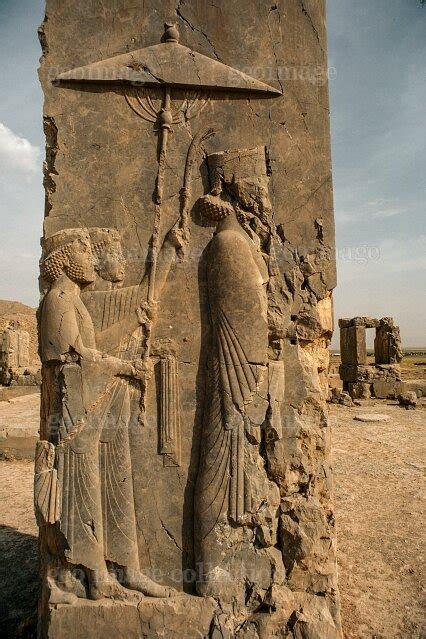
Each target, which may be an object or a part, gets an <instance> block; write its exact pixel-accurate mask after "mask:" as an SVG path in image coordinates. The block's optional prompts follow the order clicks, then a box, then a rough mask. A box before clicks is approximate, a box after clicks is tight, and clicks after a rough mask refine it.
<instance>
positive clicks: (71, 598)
mask: <svg viewBox="0 0 426 639" xmlns="http://www.w3.org/2000/svg"><path fill="white" fill-rule="evenodd" d="M47 587H48V588H49V590H50V595H49V603H50V604H75V603H76V602H77V601H78V597H77V595H75V594H74V593H72V592H66V591H65V590H61V589H60V588H59V586H58V584H57V583H56V582H55V580H54V579H53V578H52V577H48V578H47Z"/></svg>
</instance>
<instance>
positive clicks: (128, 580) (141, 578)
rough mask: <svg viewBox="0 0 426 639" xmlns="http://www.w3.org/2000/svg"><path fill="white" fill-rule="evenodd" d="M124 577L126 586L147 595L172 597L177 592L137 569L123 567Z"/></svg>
mask: <svg viewBox="0 0 426 639" xmlns="http://www.w3.org/2000/svg"><path fill="white" fill-rule="evenodd" d="M124 579H125V581H124V583H125V585H126V587H127V588H131V589H132V590H138V591H139V592H142V593H143V594H144V595H146V596H147V597H174V596H176V595H177V594H179V593H178V592H177V591H176V590H175V589H174V588H169V587H168V586H161V585H160V584H157V583H155V581H153V580H152V579H150V578H149V577H147V576H146V575H144V574H143V573H142V572H140V571H139V570H128V569H125V572H124Z"/></svg>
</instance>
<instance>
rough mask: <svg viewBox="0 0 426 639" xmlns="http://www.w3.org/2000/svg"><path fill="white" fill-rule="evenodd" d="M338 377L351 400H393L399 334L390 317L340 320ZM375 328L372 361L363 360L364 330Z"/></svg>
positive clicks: (397, 382)
mask: <svg viewBox="0 0 426 639" xmlns="http://www.w3.org/2000/svg"><path fill="white" fill-rule="evenodd" d="M339 328H340V356H341V365H340V368H339V373H340V378H341V379H342V381H343V390H344V391H347V392H348V393H349V394H350V396H351V397H352V399H368V398H369V397H377V398H383V399H385V398H388V397H395V396H396V395H397V394H398V392H399V388H400V385H401V368H400V365H399V364H400V362H401V359H402V350H401V335H400V330H399V327H398V326H396V325H395V323H394V320H393V318H392V317H382V318H381V319H373V318H371V317H354V318H352V319H340V320H339ZM367 329H375V331H376V335H375V338H374V362H373V363H368V360H367V341H366V330H367Z"/></svg>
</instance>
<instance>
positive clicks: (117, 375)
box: [36, 0, 341, 639]
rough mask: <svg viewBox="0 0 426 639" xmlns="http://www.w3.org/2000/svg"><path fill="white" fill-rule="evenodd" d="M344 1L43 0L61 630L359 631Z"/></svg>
mask: <svg viewBox="0 0 426 639" xmlns="http://www.w3.org/2000/svg"><path fill="white" fill-rule="evenodd" d="M324 5H325V3H324V1H323V0H305V1H304V2H301V1H300V0H284V1H283V2H280V3H275V4H273V3H265V2H264V1H263V0H247V1H245V2H244V3H232V2H229V1H228V0H215V2H208V1H207V0H201V1H200V0H186V1H185V2H182V1H180V2H177V1H176V0H164V1H162V2H158V1H157V0H145V1H144V2H143V3H137V2H136V3H135V2H134V1H133V0H109V1H108V2H107V3H105V2H104V3H103V4H102V3H94V2H93V0H79V1H78V2H77V3H58V2H57V1H56V0H47V3H46V19H45V21H44V23H43V25H42V27H41V28H40V41H41V44H42V48H43V58H42V62H41V70H40V78H41V83H42V86H43V90H44V95H45V104H44V127H45V133H46V163H45V189H46V209H45V222H44V242H43V256H42V273H41V275H42V280H41V281H42V287H43V290H44V298H43V301H42V304H41V309H40V318H41V350H42V361H43V394H42V425H41V433H42V441H41V442H40V445H39V447H38V451H37V465H36V471H37V472H36V512H37V517H38V521H39V525H40V535H41V553H42V555H41V563H42V578H43V590H42V600H41V605H40V635H41V636H42V637H51V638H53V639H56V638H58V639H59V637H60V638H61V639H68V638H71V637H76V636H81V637H83V636H84V637H88V638H89V639H91V638H95V637H103V638H104V639H108V638H109V637H116V636H117V633H121V634H122V635H123V636H126V637H140V636H144V637H149V638H156V637H163V638H166V639H171V638H172V637H174V638H176V639H179V638H182V639H183V638H185V639H187V638H190V637H212V638H213V637H214V638H215V639H216V638H217V637H239V638H241V639H243V638H244V639H248V638H249V637H250V638H251V637H260V636H268V637H269V636H275V635H278V634H280V633H281V634H282V633H285V634H286V636H289V637H294V638H296V637H302V636H303V637H304V636H306V637H308V636H312V637H313V636H315V637H318V638H322V639H333V638H336V639H338V638H340V637H341V628H340V614H339V596H338V587H337V570H336V558H335V530H334V514H333V493H332V473H331V464H330V445H331V444H330V426H329V423H328V414H327V405H326V393H327V380H326V375H327V372H326V371H327V366H328V346H329V342H330V338H331V334H332V299H331V294H332V289H333V287H334V286H335V284H336V273H335V263H334V241H335V240H334V222H333V205H332V182H331V159H330V157H331V154H330V133H329V113H328V108H329V106H328V82H327V53H326V29H325V6H324ZM63 318H64V320H65V321H62V319H63ZM169 419H171V420H172V422H170V423H169V421H168V420H169ZM166 461H167V463H165V462H166ZM218 477H219V478H220V481H219V483H218ZM215 482H216V483H215ZM213 485H214V486H215V488H217V490H213V489H212V486H213ZM218 495H220V496H221V497H223V499H220V500H219V499H218ZM228 531H229V532H230V534H229V535H228V534H227V532H228ZM212 539H214V540H216V541H218V542H220V543H218V544H216V545H215V544H214V543H211V540H212ZM221 544H222V545H221Z"/></svg>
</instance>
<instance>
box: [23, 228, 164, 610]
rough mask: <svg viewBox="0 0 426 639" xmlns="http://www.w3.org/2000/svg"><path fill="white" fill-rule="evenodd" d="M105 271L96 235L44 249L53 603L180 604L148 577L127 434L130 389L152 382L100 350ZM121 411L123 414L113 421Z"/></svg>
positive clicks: (45, 524) (41, 464)
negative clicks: (97, 315)
mask: <svg viewBox="0 0 426 639" xmlns="http://www.w3.org/2000/svg"><path fill="white" fill-rule="evenodd" d="M97 263H98V262H97V259H96V258H95V255H94V253H93V251H92V244H91V238H90V234H89V232H88V230H87V229H81V228H78V229H66V230H63V231H59V232H57V233H55V234H54V235H52V236H51V237H48V238H46V239H45V241H44V245H43V255H42V261H41V276H42V279H43V280H44V282H47V283H48V284H49V290H48V292H47V293H46V294H45V296H44V298H43V300H42V302H41V305H40V308H39V330H40V355H41V360H42V371H43V372H42V374H43V385H42V409H41V429H40V435H41V441H40V442H39V443H38V446H37V451H36V468H35V508H36V515H37V520H38V523H39V526H40V538H41V552H43V553H45V554H46V555H47V561H45V562H43V564H44V565H45V566H47V568H46V573H45V574H44V575H43V578H44V583H45V585H46V586H47V588H44V589H43V593H44V596H45V597H46V596H47V597H48V600H49V602H50V603H73V602H74V601H75V599H76V597H88V598H90V599H100V598H102V597H110V598H118V599H129V598H130V599H132V598H135V597H138V596H139V598H140V594H139V595H138V592H136V591H139V593H140V592H143V593H144V594H147V595H151V596H169V595H170V594H171V590H170V589H167V588H163V587H162V586H159V585H157V584H155V583H154V582H152V581H151V580H150V579H149V578H148V577H146V576H145V575H143V574H142V573H141V571H140V569H139V561H138V549H137V541H136V523H135V513H134V503H133V488H132V478H131V467H130V455H129V451H128V440H126V433H127V431H126V427H127V420H128V384H129V383H130V380H132V379H139V378H140V377H141V375H142V376H143V374H144V373H143V372H141V371H140V366H139V363H138V362H132V361H129V360H127V361H125V360H123V359H120V358H117V357H113V356H110V355H107V354H106V353H104V352H102V351H100V350H99V349H98V348H97V344H96V336H95V330H94V326H93V322H92V319H91V316H90V314H89V312H88V310H87V309H86V307H85V305H84V303H83V301H82V299H81V291H82V289H84V288H85V287H86V286H87V285H89V284H90V283H92V282H93V281H94V280H95V278H96V272H95V264H97ZM125 380H127V381H125ZM112 402H121V407H122V410H121V412H119V413H118V414H117V415H114V416H113V417H111V412H110V409H111V405H112ZM111 419H113V420H114V421H113V422H111ZM111 433H112V435H111ZM111 442H112V443H111ZM108 444H110V445H108Z"/></svg>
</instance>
